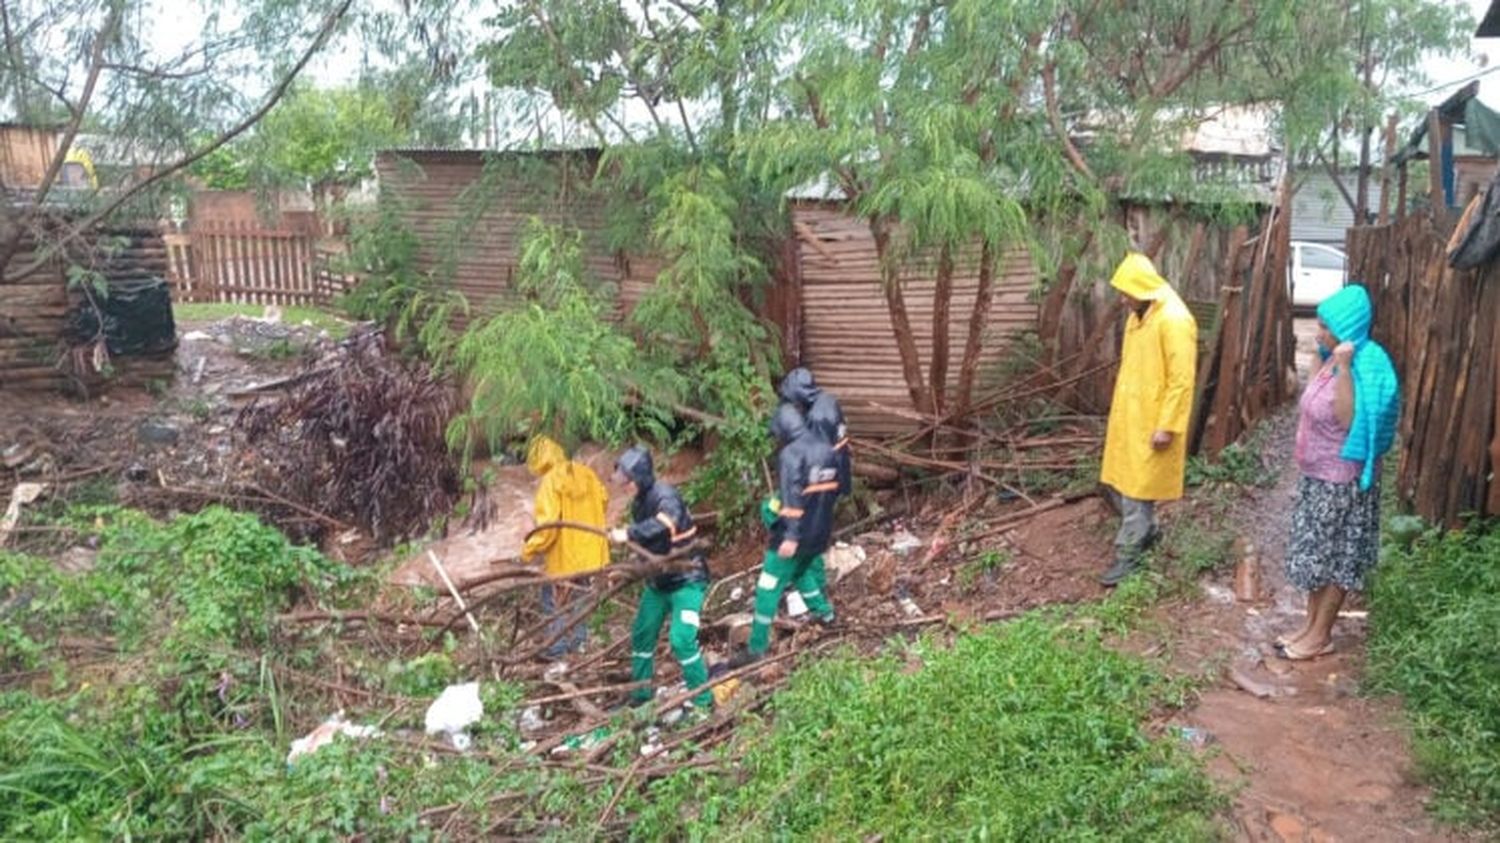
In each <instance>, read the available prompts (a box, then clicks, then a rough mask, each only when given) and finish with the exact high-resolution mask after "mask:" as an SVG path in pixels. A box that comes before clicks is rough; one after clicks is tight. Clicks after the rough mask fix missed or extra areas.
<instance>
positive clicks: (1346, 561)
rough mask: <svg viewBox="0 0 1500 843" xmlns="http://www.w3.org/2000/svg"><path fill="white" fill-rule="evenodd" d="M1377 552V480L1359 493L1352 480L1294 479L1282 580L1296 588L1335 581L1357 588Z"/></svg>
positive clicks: (1378, 493)
mask: <svg viewBox="0 0 1500 843" xmlns="http://www.w3.org/2000/svg"><path fill="white" fill-rule="evenodd" d="M1379 554H1380V484H1379V483H1378V482H1377V483H1375V484H1374V485H1372V486H1371V487H1370V489H1369V490H1368V491H1360V488H1359V483H1358V481H1356V482H1353V483H1329V482H1328V481H1326V480H1315V479H1313V478H1311V477H1303V478H1302V479H1301V480H1300V481H1298V483H1297V508H1296V510H1295V511H1294V512H1293V513H1292V540H1291V543H1290V545H1288V547H1287V554H1286V579H1287V582H1290V583H1291V584H1292V585H1294V586H1296V587H1297V588H1299V589H1301V590H1302V591H1314V590H1316V589H1319V588H1322V587H1323V586H1325V585H1336V586H1339V587H1340V588H1343V589H1345V590H1348V591H1363V590H1364V587H1365V575H1366V574H1368V573H1369V572H1370V569H1372V568H1374V567H1375V560H1376V559H1377V558H1378V557H1379Z"/></svg>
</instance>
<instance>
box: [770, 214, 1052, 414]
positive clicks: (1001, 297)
mask: <svg viewBox="0 0 1500 843" xmlns="http://www.w3.org/2000/svg"><path fill="white" fill-rule="evenodd" d="M791 213H792V222H793V230H794V231H796V232H797V233H798V244H797V248H798V259H799V262H800V264H801V291H800V292H801V300H802V312H801V322H802V324H801V332H802V343H801V348H802V364H803V365H805V366H807V367H808V368H809V369H811V370H812V371H813V375H814V376H815V377H816V378H817V380H818V384H819V385H820V386H822V387H823V388H825V389H827V390H829V391H830V392H832V393H834V394H835V395H837V396H838V397H839V400H840V402H841V403H842V404H843V406H844V412H845V415H846V416H847V417H848V419H849V425H850V429H851V430H852V432H853V433H854V435H856V436H866V437H879V436H886V435H889V434H895V433H903V432H906V431H908V430H910V429H911V428H912V427H914V426H915V424H916V422H914V421H913V420H912V419H911V418H910V417H909V416H903V415H902V414H903V413H906V414H910V413H911V412H912V411H913V406H912V402H911V396H910V393H909V392H908V391H907V388H906V380H905V379H904V378H903V377H902V374H901V358H900V355H899V353H898V352H897V350H896V340H895V337H894V335H893V331H892V328H891V319H890V312H889V310H888V309H887V306H886V300H885V294H884V292H883V291H882V289H881V286H880V284H881V281H880V267H879V262H878V260H877V258H876V254H875V240H874V237H873V236H872V235H871V234H870V228H869V226H868V224H866V222H865V221H864V220H861V219H858V218H856V217H852V216H850V215H848V214H846V213H844V211H843V209H842V207H841V206H840V205H838V204H836V203H824V202H798V203H796V204H794V205H793V207H792V212H791ZM1035 283H1036V270H1035V268H1034V267H1033V264H1032V261H1031V258H1030V255H1029V254H1027V252H1026V251H1025V250H1024V249H1021V248H1016V249H1012V250H1010V251H1007V252H1006V253H1005V254H1004V255H1002V256H1001V258H1000V259H999V261H998V262H997V265H996V274H995V293H994V301H993V303H992V305H991V308H990V317H989V324H988V325H987V327H986V331H985V335H984V346H983V348H984V351H983V356H982V362H981V372H983V371H984V370H985V369H990V370H993V369H994V367H995V364H996V363H998V362H999V361H1000V360H1001V359H1002V358H1003V357H1004V356H1005V350H1006V348H1007V346H1008V345H1009V341H1010V339H1011V338H1012V337H1014V336H1015V335H1016V334H1017V333H1019V332H1022V331H1029V330H1034V329H1035V328H1036V322H1037V306H1036V303H1035V302H1034V301H1033V300H1032V297H1031V290H1032V287H1033V286H1034V285H1035ZM934 286H935V282H934V279H933V277H932V274H931V272H930V271H926V272H922V271H918V272H916V273H914V274H910V275H907V276H906V278H905V280H904V281H903V285H902V289H903V290H904V292H905V295H906V307H907V311H908V312H909V314H910V316H911V322H912V330H913V333H914V334H915V335H916V341H917V348H918V350H919V352H920V354H921V360H922V367H923V371H924V372H925V371H927V369H928V367H929V366H930V365H931V359H932V309H933V290H934ZM977 287H978V274H977V270H976V269H975V268H974V267H973V266H970V267H968V268H966V269H960V270H959V272H958V273H957V274H956V275H955V277H954V279H953V302H952V307H951V309H950V312H949V324H950V328H949V360H950V365H949V375H948V383H949V386H950V387H955V386H956V385H957V383H958V376H959V362H960V360H961V358H962V357H963V348H964V342H965V340H966V339H967V337H968V330H969V316H970V314H971V313H972V312H973V309H974V298H975V294H976V291H977Z"/></svg>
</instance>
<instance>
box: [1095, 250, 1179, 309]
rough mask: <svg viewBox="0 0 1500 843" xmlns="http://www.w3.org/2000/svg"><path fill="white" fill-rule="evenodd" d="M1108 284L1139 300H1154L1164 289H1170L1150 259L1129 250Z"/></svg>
mask: <svg viewBox="0 0 1500 843" xmlns="http://www.w3.org/2000/svg"><path fill="white" fill-rule="evenodd" d="M1109 286H1111V287H1114V288H1115V289H1116V290H1119V291H1120V292H1122V293H1124V294H1125V295H1127V296H1130V297H1131V298H1133V299H1139V300H1141V301H1154V300H1156V299H1158V298H1161V296H1162V293H1163V291H1164V290H1169V289H1171V288H1170V287H1169V286H1168V285H1167V279H1165V278H1163V277H1161V276H1160V275H1159V274H1157V272H1156V266H1155V265H1154V264H1152V263H1151V259H1150V258H1148V257H1146V256H1145V255H1143V254H1141V253H1140V252H1131V253H1130V254H1128V255H1126V256H1125V260H1122V261H1120V265H1119V266H1118V267H1116V268H1115V274H1114V277H1113V278H1111V279H1109Z"/></svg>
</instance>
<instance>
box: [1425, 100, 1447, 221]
mask: <svg viewBox="0 0 1500 843" xmlns="http://www.w3.org/2000/svg"><path fill="white" fill-rule="evenodd" d="M1444 128H1445V127H1444V126H1443V118H1442V117H1441V116H1439V115H1438V110H1437V109H1436V108H1434V109H1432V110H1430V111H1428V112H1427V200H1428V202H1430V203H1431V204H1432V218H1433V220H1434V221H1437V222H1441V221H1442V219H1443V217H1444V215H1445V213H1446V211H1447V210H1448V202H1447V200H1446V199H1445V198H1444V197H1443V129H1444Z"/></svg>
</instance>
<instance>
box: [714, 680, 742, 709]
mask: <svg viewBox="0 0 1500 843" xmlns="http://www.w3.org/2000/svg"><path fill="white" fill-rule="evenodd" d="M739 689H740V680H738V679H726V680H724V681H723V682H720V683H719V684H717V685H715V686H714V687H713V693H714V705H724V704H725V703H727V702H729V701H730V700H731V699H733V698H734V695H735V693H736V692H738V691H739Z"/></svg>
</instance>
